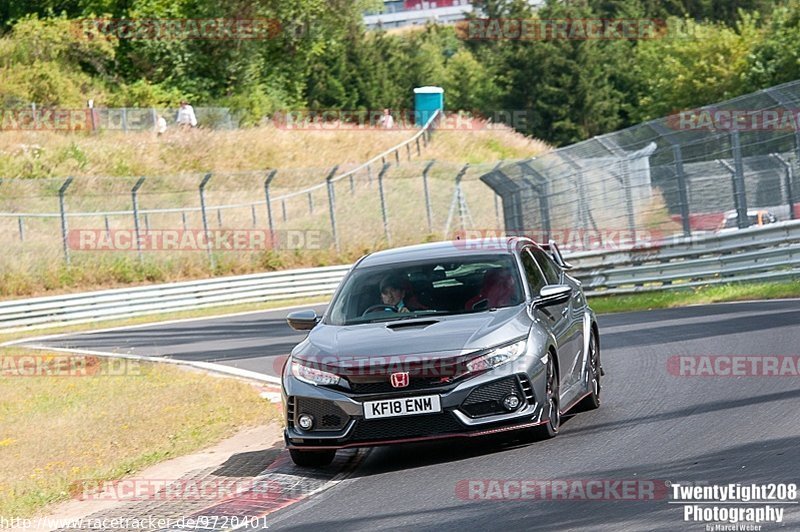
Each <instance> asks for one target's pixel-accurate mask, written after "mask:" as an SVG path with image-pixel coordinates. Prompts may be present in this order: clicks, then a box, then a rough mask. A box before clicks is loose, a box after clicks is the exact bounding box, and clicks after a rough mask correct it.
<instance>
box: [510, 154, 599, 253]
mask: <svg viewBox="0 0 800 532" xmlns="http://www.w3.org/2000/svg"><path fill="white" fill-rule="evenodd" d="M520 167H521V168H522V169H523V170H525V174H523V178H522V179H523V180H524V181H525V182H526V183H527V184H528V186H529V187H531V188H532V189H533V190H534V191H535V192H536V196H537V198H538V201H539V214H540V217H541V224H542V228H541V231H542V240H544V241H547V240H550V238H551V237H552V232H553V228H552V224H551V223H550V188H549V181H548V179H547V178H546V177H545V176H544V175H542V173H541V172H540V171H538V170H537V169H536V168H534V167H533V165H531V164H530V162H527V161H526V162H522V163H520ZM495 171H496V172H500V168H499V167H498V168H496V169H495ZM526 174H530V175H531V176H532V178H533V179H535V181H532V180H528V178H527V177H524V175H526ZM523 229H526V228H523ZM581 238H582V239H583V238H584V237H583V235H582V236H581Z"/></svg>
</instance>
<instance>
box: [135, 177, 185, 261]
mask: <svg viewBox="0 0 800 532" xmlns="http://www.w3.org/2000/svg"><path fill="white" fill-rule="evenodd" d="M144 180H145V178H144V176H142V177H140V178H139V179H138V180H137V181H136V184H135V185H133V188H132V189H131V200H132V203H133V232H134V237H135V238H136V251H137V252H138V253H139V261H141V260H142V238H141V233H140V232H139V194H138V193H139V189H140V188H141V187H142V185H144ZM185 216H186V215H185V213H184V219H183V226H184V227H183V228H184V229H186V218H185Z"/></svg>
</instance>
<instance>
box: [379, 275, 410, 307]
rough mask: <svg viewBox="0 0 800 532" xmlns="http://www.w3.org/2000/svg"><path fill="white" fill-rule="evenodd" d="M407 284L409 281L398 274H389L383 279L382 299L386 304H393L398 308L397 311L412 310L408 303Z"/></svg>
mask: <svg viewBox="0 0 800 532" xmlns="http://www.w3.org/2000/svg"><path fill="white" fill-rule="evenodd" d="M406 285H407V282H406V281H405V280H404V279H403V278H402V277H401V276H400V275H397V274H392V275H389V276H388V277H385V278H384V279H383V280H382V281H381V286H380V288H381V301H382V302H383V304H384V305H391V306H393V307H395V308H397V312H410V311H411V310H412V309H409V308H408V306H407V305H406V302H405V301H404V300H405V297H406Z"/></svg>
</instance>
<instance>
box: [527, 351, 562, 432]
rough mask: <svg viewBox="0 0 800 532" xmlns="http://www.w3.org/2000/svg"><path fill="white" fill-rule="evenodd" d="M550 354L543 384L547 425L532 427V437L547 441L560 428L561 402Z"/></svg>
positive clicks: (555, 371)
mask: <svg viewBox="0 0 800 532" xmlns="http://www.w3.org/2000/svg"><path fill="white" fill-rule="evenodd" d="M554 357H555V355H554V354H553V353H550V355H549V356H548V361H547V377H546V378H547V381H546V383H545V394H546V396H545V401H546V402H547V405H548V408H547V410H548V412H547V423H545V424H544V425H539V426H538V427H534V429H533V433H532V436H534V438H535V439H537V440H549V439H550V438H554V437H555V436H557V435H558V429H559V428H560V427H561V400H560V397H559V386H558V370H557V369H556V364H555V361H554V360H553V358H554Z"/></svg>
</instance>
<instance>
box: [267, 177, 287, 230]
mask: <svg viewBox="0 0 800 532" xmlns="http://www.w3.org/2000/svg"><path fill="white" fill-rule="evenodd" d="M277 173H278V171H277V170H272V171H270V173H269V174H267V178H266V179H265V180H264V196H265V198H266V201H267V225H268V226H269V237H270V239H274V238H275V226H274V225H273V222H272V202H271V201H270V198H269V185H270V184H271V183H272V180H273V179H275V174H277ZM283 217H284V220H285V219H286V212H285V211H284V215H283Z"/></svg>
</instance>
